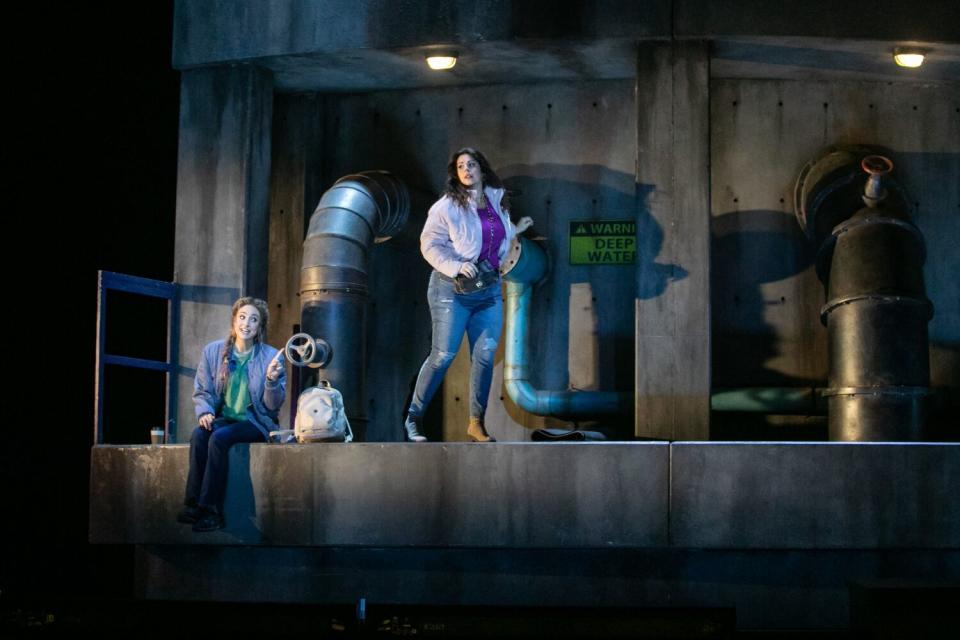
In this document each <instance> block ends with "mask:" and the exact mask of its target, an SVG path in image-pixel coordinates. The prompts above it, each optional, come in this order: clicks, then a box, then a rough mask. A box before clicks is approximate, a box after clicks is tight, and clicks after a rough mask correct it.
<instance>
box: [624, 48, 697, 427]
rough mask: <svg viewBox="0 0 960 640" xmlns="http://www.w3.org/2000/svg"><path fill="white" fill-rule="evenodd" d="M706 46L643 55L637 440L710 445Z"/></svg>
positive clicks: (639, 72)
mask: <svg viewBox="0 0 960 640" xmlns="http://www.w3.org/2000/svg"><path fill="white" fill-rule="evenodd" d="M709 78H710V73H709V52H708V45H707V43H705V42H650V43H642V44H641V45H640V46H639V50H638V57H637V188H638V192H639V196H640V203H639V206H640V208H641V211H640V212H639V214H640V215H639V216H638V220H640V223H639V224H638V230H637V233H638V241H639V245H638V246H639V251H640V252H641V253H642V252H644V251H646V252H647V253H648V254H649V255H646V256H643V255H639V254H638V259H637V265H638V267H637V272H636V278H637V300H636V418H635V421H634V432H635V434H636V435H637V436H642V437H652V438H665V439H670V440H705V439H709V437H710V182H709V159H710V153H709V148H710V145H709V143H710V130H709V115H710V110H709Z"/></svg>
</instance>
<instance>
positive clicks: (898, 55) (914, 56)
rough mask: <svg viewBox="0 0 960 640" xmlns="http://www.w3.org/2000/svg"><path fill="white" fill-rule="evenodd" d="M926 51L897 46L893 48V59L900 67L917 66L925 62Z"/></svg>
mask: <svg viewBox="0 0 960 640" xmlns="http://www.w3.org/2000/svg"><path fill="white" fill-rule="evenodd" d="M923 58H924V51H922V50H921V49H913V48H910V47H897V48H896V49H894V50H893V61H894V62H896V63H897V66H900V67H911V68H916V67H919V66H920V65H922V64H923Z"/></svg>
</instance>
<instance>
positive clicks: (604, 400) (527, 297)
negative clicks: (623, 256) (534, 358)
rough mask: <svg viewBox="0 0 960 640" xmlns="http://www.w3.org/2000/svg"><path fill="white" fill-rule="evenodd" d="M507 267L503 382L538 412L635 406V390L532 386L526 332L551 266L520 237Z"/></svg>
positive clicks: (574, 413)
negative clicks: (538, 289) (537, 291)
mask: <svg viewBox="0 0 960 640" xmlns="http://www.w3.org/2000/svg"><path fill="white" fill-rule="evenodd" d="M503 270H504V272H505V274H504V280H506V289H507V300H506V302H507V309H506V321H505V325H506V327H505V333H506V336H505V340H506V343H505V345H504V358H503V384H504V386H505V387H506V388H507V394H508V395H509V396H510V399H511V400H513V401H514V402H515V403H516V404H517V406H519V407H520V408H521V409H523V410H524V411H527V412H529V413H533V414H535V415H538V416H556V417H560V418H576V417H584V416H594V415H602V414H603V415H609V414H627V413H629V412H631V411H632V410H633V394H632V393H616V392H605V391H546V390H541V389H536V388H534V386H533V384H532V383H531V382H530V357H529V351H528V350H527V334H528V333H529V328H530V317H531V313H530V307H531V302H532V294H533V287H534V285H535V284H536V283H537V282H539V281H540V280H542V279H543V277H544V275H545V274H546V271H547V257H546V253H544V251H543V249H541V248H540V247H539V246H538V245H537V244H536V243H534V242H532V241H531V240H527V239H526V238H520V237H518V238H517V240H516V241H515V242H514V243H513V245H512V246H511V247H510V252H509V254H508V255H507V256H506V258H505V260H504V268H503Z"/></svg>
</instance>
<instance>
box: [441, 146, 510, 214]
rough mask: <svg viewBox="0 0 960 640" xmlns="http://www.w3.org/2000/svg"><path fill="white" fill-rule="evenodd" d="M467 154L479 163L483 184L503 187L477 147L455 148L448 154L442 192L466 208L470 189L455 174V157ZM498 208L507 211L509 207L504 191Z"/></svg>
mask: <svg viewBox="0 0 960 640" xmlns="http://www.w3.org/2000/svg"><path fill="white" fill-rule="evenodd" d="M463 154H467V155H468V156H470V157H471V158H473V159H474V160H476V161H477V163H478V164H479V165H480V179H481V180H482V181H483V186H484V187H486V186H491V187H493V188H495V189H503V188H504V186H503V180H501V179H500V176H498V175H497V172H496V171H494V170H493V167H491V166H490V161H489V160H487V156H485V155H483V154H482V153H481V152H480V150H479V149H474V148H473V147H463V148H462V149H457V150H456V151H454V152H453V155H452V156H450V162H448V163H447V184H446V186H445V187H444V189H443V194H444V195H446V196H449V197H450V199H451V200H453V201H454V202H456V203H457V204H458V205H460V206H461V207H463V208H464V209H466V208H467V207H468V206H469V203H470V191H469V190H468V189H467V188H466V187H465V186H463V184H462V183H461V182H460V176H458V175H457V158H459V157H460V156H462V155H463ZM500 208H501V209H503V210H504V211H507V210H508V209H509V208H510V201H509V199H508V198H507V194H506V192H504V194H503V200H501V201H500Z"/></svg>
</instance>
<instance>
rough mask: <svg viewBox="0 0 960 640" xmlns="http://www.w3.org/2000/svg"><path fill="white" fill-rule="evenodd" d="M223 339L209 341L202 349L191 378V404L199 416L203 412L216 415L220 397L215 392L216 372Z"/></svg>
mask: <svg viewBox="0 0 960 640" xmlns="http://www.w3.org/2000/svg"><path fill="white" fill-rule="evenodd" d="M222 345H223V341H222V340H220V341H217V342H211V343H210V344H208V345H207V346H206V347H204V349H203V354H202V355H201V356H200V362H199V363H198V364H197V375H196V376H194V378H193V404H194V405H195V407H194V409H195V412H196V414H197V417H198V418H199V417H200V416H202V415H203V414H205V413H210V414H213V415H217V409H218V405H219V404H220V397H219V394H218V393H217V382H216V377H215V376H216V374H217V367H218V359H219V356H220V349H221V347H222Z"/></svg>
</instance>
